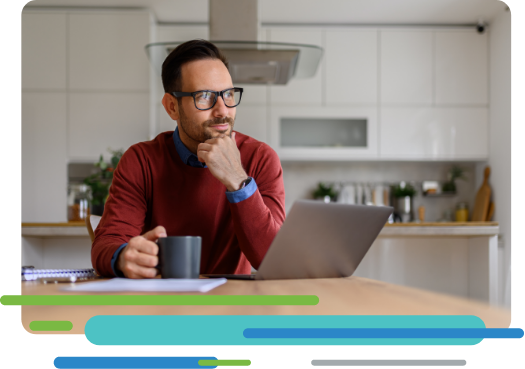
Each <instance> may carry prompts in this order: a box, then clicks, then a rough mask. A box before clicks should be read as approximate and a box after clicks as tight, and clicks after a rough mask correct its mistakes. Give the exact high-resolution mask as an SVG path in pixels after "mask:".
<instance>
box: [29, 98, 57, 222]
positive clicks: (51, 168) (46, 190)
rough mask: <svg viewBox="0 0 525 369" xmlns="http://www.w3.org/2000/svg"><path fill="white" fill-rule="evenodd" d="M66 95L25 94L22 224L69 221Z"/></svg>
mask: <svg viewBox="0 0 525 369" xmlns="http://www.w3.org/2000/svg"><path fill="white" fill-rule="evenodd" d="M66 132H67V131H66V94H65V93H63V92H59V93H57V92H23V93H22V221H23V222H65V221H67V201H66V200H67V166H66V158H67V149H66V147H67V141H66Z"/></svg>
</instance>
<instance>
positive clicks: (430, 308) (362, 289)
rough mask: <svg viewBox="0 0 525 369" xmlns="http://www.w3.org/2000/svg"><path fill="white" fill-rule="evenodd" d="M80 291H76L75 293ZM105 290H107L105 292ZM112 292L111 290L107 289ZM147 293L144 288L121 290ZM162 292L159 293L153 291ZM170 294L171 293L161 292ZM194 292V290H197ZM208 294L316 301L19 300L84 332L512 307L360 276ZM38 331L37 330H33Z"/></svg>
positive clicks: (46, 288) (28, 312) (33, 287)
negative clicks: (107, 325) (194, 319)
mask: <svg viewBox="0 0 525 369" xmlns="http://www.w3.org/2000/svg"><path fill="white" fill-rule="evenodd" d="M64 286H67V285H66V284H47V285H46V284H42V283H39V282H36V281H33V282H22V294H23V295H59V294H61V295H66V294H71V293H68V292H62V291H60V290H59V288H62V287H64ZM77 294H80V293H77ZM108 294H109V293H108ZM111 294H115V293H111ZM122 294H136V295H145V294H147V293H143V292H141V293H122ZM156 294H161V293H156ZM162 294H171V293H162ZM195 294H197V293H195ZM207 294H211V295H288V294H290V295H316V296H318V297H319V304H318V305H315V306H22V323H23V325H24V327H25V329H26V330H28V331H30V330H29V323H30V322H31V321H34V320H69V321H71V322H72V323H73V329H72V330H71V331H70V332H65V333H77V334H83V333H84V326H85V324H86V322H87V321H88V320H89V319H90V318H91V317H93V316H95V315H142V314H143V315H175V314H176V315H475V316H477V317H479V318H481V319H482V320H483V321H484V322H485V325H486V326H487V327H488V328H508V327H509V325H510V312H509V311H507V310H503V309H499V308H495V307H493V306H489V305H487V304H484V303H480V302H474V301H470V300H467V299H463V298H458V297H453V296H449V295H444V294H438V293H433V292H427V291H424V290H420V289H416V288H410V287H404V286H398V285H393V284H389V283H385V282H380V281H375V280H371V279H366V278H360V277H348V278H333V279H302V280H278V281H241V280H229V281H228V282H227V283H226V284H224V285H222V286H220V287H218V288H216V289H214V290H212V291H210V292H208V293H207ZM34 333H37V332H34Z"/></svg>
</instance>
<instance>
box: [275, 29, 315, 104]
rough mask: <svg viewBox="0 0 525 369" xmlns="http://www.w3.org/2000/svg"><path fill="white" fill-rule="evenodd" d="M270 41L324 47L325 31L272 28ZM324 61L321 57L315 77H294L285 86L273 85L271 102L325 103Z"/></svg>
mask: <svg viewBox="0 0 525 369" xmlns="http://www.w3.org/2000/svg"><path fill="white" fill-rule="evenodd" d="M268 41H271V42H287V43H298V44H308V45H315V46H320V47H323V31H322V30H320V29H296V28H293V29H291V28H289V29H284V28H272V29H270V30H269V40H268ZM323 63H324V62H323V59H321V63H320V65H319V67H318V68H317V72H316V74H315V76H314V77H313V78H308V79H292V80H290V81H289V82H288V84H286V85H284V86H277V85H276V86H271V87H270V101H269V103H270V104H271V105H272V106H286V105H301V106H321V105H322V103H323V76H322V75H323V73H322V70H323Z"/></svg>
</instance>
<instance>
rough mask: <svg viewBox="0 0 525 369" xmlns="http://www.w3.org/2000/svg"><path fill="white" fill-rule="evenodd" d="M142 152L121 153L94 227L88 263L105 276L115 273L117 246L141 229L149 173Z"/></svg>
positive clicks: (144, 216) (142, 228) (128, 151)
mask: <svg viewBox="0 0 525 369" xmlns="http://www.w3.org/2000/svg"><path fill="white" fill-rule="evenodd" d="M142 155H143V154H142V152H141V151H140V150H139V149H137V148H136V147H134V146H132V147H130V148H129V149H128V150H127V151H126V153H125V154H124V155H123V156H122V158H121V160H120V162H119V164H118V166H117V169H116V170H115V173H114V175H113V181H112V183H111V187H110V190H109V198H108V200H107V201H106V204H105V207H104V214H103V216H102V219H101V220H100V223H99V225H98V227H97V228H96V230H95V240H94V242H93V245H92V248H91V262H92V264H93V268H95V270H96V271H97V273H99V274H100V275H102V276H105V277H114V276H115V273H114V271H113V268H112V265H111V264H112V263H111V259H112V258H113V256H114V254H115V252H116V251H117V250H118V248H119V247H120V246H121V245H123V244H125V243H127V242H128V241H129V240H130V239H131V238H132V237H135V236H138V235H141V234H142V233H143V231H144V224H145V218H146V213H147V207H148V205H147V199H146V183H147V179H148V178H149V173H148V170H147V169H146V165H145V163H146V161H145V160H144V159H143V158H142V157H141V156H142Z"/></svg>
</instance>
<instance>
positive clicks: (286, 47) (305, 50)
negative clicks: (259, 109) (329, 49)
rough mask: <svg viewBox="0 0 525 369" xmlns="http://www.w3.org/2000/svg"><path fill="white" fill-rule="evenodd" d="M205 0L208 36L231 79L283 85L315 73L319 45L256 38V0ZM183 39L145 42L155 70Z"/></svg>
mask: <svg viewBox="0 0 525 369" xmlns="http://www.w3.org/2000/svg"><path fill="white" fill-rule="evenodd" d="M209 1H210V6H209V9H210V37H209V39H210V40H211V42H213V43H214V44H215V45H216V46H217V47H218V48H220V49H221V51H222V52H223V53H224V54H225V55H226V57H227V59H228V63H229V70H230V74H231V76H232V79H233V82H234V83H242V84H245V83H248V84H277V85H285V84H287V83H288V81H289V80H290V79H292V78H298V79H300V78H311V77H313V76H314V75H315V73H316V71H317V68H318V66H319V63H320V61H321V56H322V54H323V49H322V48H320V47H319V46H315V45H304V44H292V43H280V42H259V41H258V30H259V28H260V27H259V25H260V22H259V12H258V6H259V4H258V0H209ZM185 41H187V40H184V41H177V42H163V43H153V44H149V45H146V51H147V53H148V56H149V58H150V61H151V63H152V64H153V65H154V66H155V67H156V69H157V70H158V71H159V73H160V71H161V69H162V62H163V61H164V59H165V58H166V56H167V55H168V54H169V53H170V52H171V50H173V49H174V48H175V47H177V46H178V45H179V44H181V43H183V42H185Z"/></svg>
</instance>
